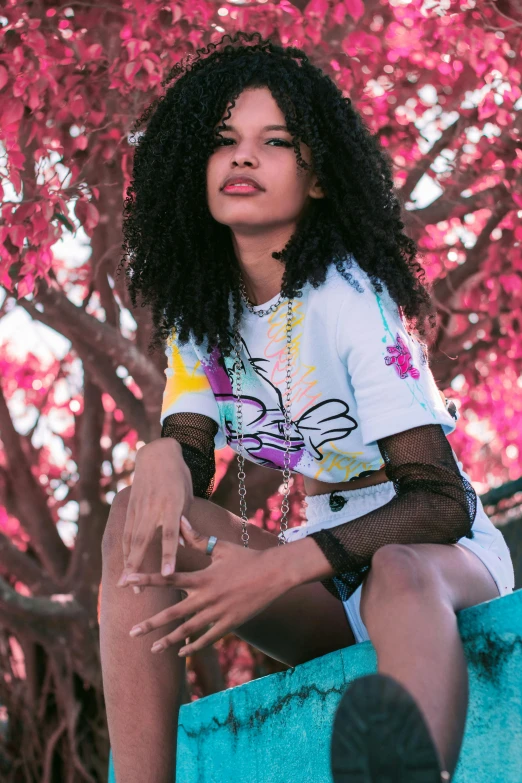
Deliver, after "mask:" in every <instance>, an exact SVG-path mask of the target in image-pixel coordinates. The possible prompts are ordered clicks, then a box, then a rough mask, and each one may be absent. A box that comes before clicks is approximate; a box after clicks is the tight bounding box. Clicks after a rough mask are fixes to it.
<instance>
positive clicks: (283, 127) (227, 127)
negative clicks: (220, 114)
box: [223, 125, 289, 133]
mask: <svg viewBox="0 0 522 783" xmlns="http://www.w3.org/2000/svg"><path fill="white" fill-rule="evenodd" d="M223 130H231V131H235V130H236V129H235V128H234V126H233V125H225V126H223ZM262 130H264V131H268V130H281V131H286V132H287V133H289V130H288V128H287V127H286V125H265V127H264V128H262Z"/></svg>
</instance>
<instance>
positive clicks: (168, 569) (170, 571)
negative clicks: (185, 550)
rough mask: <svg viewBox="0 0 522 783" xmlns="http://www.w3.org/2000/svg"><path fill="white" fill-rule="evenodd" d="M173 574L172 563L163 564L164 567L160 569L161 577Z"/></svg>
mask: <svg viewBox="0 0 522 783" xmlns="http://www.w3.org/2000/svg"><path fill="white" fill-rule="evenodd" d="M173 573H174V568H173V567H172V563H165V565H164V566H163V568H162V569H161V574H162V576H170V575H171V574H173Z"/></svg>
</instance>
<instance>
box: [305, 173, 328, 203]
mask: <svg viewBox="0 0 522 783" xmlns="http://www.w3.org/2000/svg"><path fill="white" fill-rule="evenodd" d="M308 195H309V196H310V198H324V197H325V194H324V191H323V189H322V187H321V186H320V184H319V180H318V179H317V177H314V179H313V180H312V184H311V185H310V188H309V190H308Z"/></svg>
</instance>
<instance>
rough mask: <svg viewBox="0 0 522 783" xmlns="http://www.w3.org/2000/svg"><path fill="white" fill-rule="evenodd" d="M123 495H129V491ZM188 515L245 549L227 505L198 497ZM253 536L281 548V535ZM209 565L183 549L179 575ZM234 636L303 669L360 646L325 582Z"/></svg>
mask: <svg viewBox="0 0 522 783" xmlns="http://www.w3.org/2000/svg"><path fill="white" fill-rule="evenodd" d="M121 492H124V493H125V492H126V490H121ZM118 494H121V493H118ZM129 494H130V492H129ZM121 500H123V498H121ZM125 500H126V502H125V503H120V504H119V508H120V509H121V512H120V513H122V514H123V515H124V513H125V511H124V510H125V509H126V507H127V503H128V496H127V498H126V499H125ZM187 516H188V518H189V521H190V523H191V525H192V526H193V527H194V528H195V529H196V530H197V532H198V533H200V534H201V535H203V536H210V535H214V536H217V538H218V539H219V538H221V539H223V540H225V541H231V542H233V543H236V544H239V545H241V532H242V527H241V519H240V518H239V517H238V516H236V515H235V514H232V513H231V512H230V511H227V510H226V509H224V508H222V507H221V506H218V505H216V504H215V503H212V502H211V501H209V500H204V499H203V498H194V500H193V503H192V505H191V507H190V510H189V512H188V514H187ZM123 523H124V520H123ZM119 524H121V520H120V521H119ZM122 532H123V525H122ZM157 532H158V535H157V536H155V538H154V540H153V541H152V543H151V545H150V546H151V547H154V548H155V549H156V550H157V558H156V559H157V563H158V567H157V570H158V571H159V570H160V563H161V535H160V531H157ZM248 532H249V536H250V540H249V545H250V546H251V547H252V548H253V549H268V548H269V547H272V546H277V536H275V535H273V534H272V533H269V532H268V531H266V530H262V529H261V528H258V527H256V526H255V525H249V526H248ZM286 546H292V544H291V543H290V544H287V545H286ZM151 554H152V552H151ZM149 562H150V561H149ZM208 565H210V558H208V557H207V556H206V555H202V554H201V553H199V552H195V551H194V550H190V549H186V548H184V547H178V554H177V558H176V570H177V571H197V570H200V569H201V568H206V567H207V566H208ZM122 567H123V555H122ZM145 589H149V590H150V589H153V588H145ZM154 589H158V588H154ZM234 633H235V634H237V636H239V637H240V638H241V639H244V640H245V641H246V642H248V643H249V644H252V645H253V646H254V647H257V649H259V650H261V651H262V652H264V653H266V654H267V655H270V657H272V658H275V659H276V660H278V661H281V662H282V663H285V664H287V665H288V666H297V664H299V663H304V662H305V661H309V660H311V659H312V658H317V657H319V656H321V655H326V654H327V653H329V652H333V651H334V650H339V649H342V648H343V647H349V646H350V645H352V644H355V638H354V635H353V632H352V630H351V628H350V624H349V622H348V619H347V617H346V613H345V610H344V607H343V604H342V602H341V601H340V600H338V599H337V598H334V596H333V595H331V594H330V593H329V592H328V590H327V589H326V588H325V587H324V586H323V585H322V584H321V583H320V582H311V583H308V584H304V585H300V586H299V587H295V588H293V589H292V590H289V591H288V592H287V593H285V594H284V595H282V596H281V597H280V598H278V599H276V600H275V601H273V602H272V603H271V604H270V606H268V607H267V608H266V609H265V610H263V611H262V612H260V613H259V614H257V615H256V616H255V617H253V618H252V619H251V620H248V622H246V623H244V624H243V625H242V626H240V627H239V628H236V629H235V631H234Z"/></svg>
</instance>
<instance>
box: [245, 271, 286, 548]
mask: <svg viewBox="0 0 522 783" xmlns="http://www.w3.org/2000/svg"><path fill="white" fill-rule="evenodd" d="M241 286H242V291H241V293H242V296H243V299H244V300H245V301H246V303H247V306H248V307H249V309H250V310H251V312H254V313H255V314H256V315H261V314H262V315H266V314H268V313H270V312H272V311H273V310H275V309H276V308H277V307H278V306H279V304H280V303H281V301H282V300H281V297H279V300H278V301H277V302H276V303H275V304H274V305H272V306H271V307H270V308H269V309H268V310H262V311H255V310H252V305H250V302H249V301H248V298H247V296H246V290H245V289H244V285H243V284H242V283H241ZM292 306H293V299H289V300H288V310H287V318H286V350H287V366H286V400H285V403H284V416H285V425H284V429H285V454H284V460H283V465H284V468H283V471H282V473H283V500H282V503H281V523H280V524H281V530H280V532H279V534H278V539H279V540H278V546H281V545H282V544H286V543H288V542H287V540H286V538H285V533H286V531H287V529H288V513H289V511H290V504H289V502H288V496H289V494H290V442H291V431H292V419H291V416H290V400H291V384H292V373H291V366H292V319H293V312H292ZM234 352H235V361H234V368H233V374H234V378H235V381H236V382H235V387H236V388H235V391H234V395H235V397H236V402H237V408H236V410H237V442H238V452H237V464H238V474H237V477H238V480H239V490H238V491H239V508H240V515H241V525H242V533H241V540H242V542H243V546H244V547H245V548H247V547H248V542H249V538H250V537H249V535H248V530H247V524H248V516H247V505H246V487H245V471H244V466H245V457H244V452H243V400H242V397H241V356H240V352H241V335H240V333H239V324H238V322H237V320H236V322H235V324H234Z"/></svg>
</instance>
